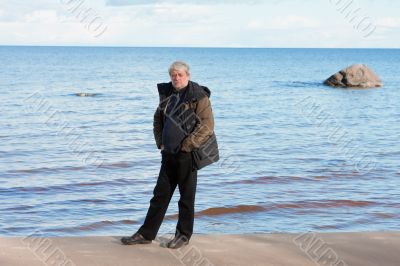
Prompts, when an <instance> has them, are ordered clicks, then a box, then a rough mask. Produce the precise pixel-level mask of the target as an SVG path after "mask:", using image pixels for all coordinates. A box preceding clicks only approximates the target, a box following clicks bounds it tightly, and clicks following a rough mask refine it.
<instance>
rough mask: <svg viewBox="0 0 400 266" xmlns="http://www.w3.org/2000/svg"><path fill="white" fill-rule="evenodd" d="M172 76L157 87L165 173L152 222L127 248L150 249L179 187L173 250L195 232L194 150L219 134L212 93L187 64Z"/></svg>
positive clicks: (157, 121) (152, 202)
mask: <svg viewBox="0 0 400 266" xmlns="http://www.w3.org/2000/svg"><path fill="white" fill-rule="evenodd" d="M168 72H169V75H170V78H171V82H169V83H160V84H157V87H158V92H159V95H160V104H159V106H158V108H157V110H156V112H155V114H154V123H153V131H154V138H155V141H156V145H157V147H158V149H160V150H161V156H162V160H161V169H160V173H159V176H158V180H157V184H156V186H155V188H154V191H153V198H152V199H151V200H150V207H149V209H148V211H147V215H146V219H145V221H144V223H143V225H142V226H141V227H140V228H139V230H138V231H137V232H136V233H135V234H133V235H132V236H130V237H123V238H122V239H121V241H122V243H123V244H125V245H133V244H149V243H151V242H152V240H154V239H155V238H156V235H157V232H158V230H159V228H160V226H161V223H162V221H163V219H164V216H165V213H166V211H167V208H168V205H169V202H170V200H171V197H172V195H173V193H174V191H175V189H176V187H177V186H178V188H179V192H180V199H179V202H178V206H179V218H178V223H177V226H176V232H175V237H174V239H172V240H171V241H170V242H168V243H167V247H168V248H173V249H176V248H180V247H182V246H183V245H187V244H188V243H189V239H190V237H191V236H192V233H193V222H194V201H195V193H196V185H197V169H199V167H197V168H196V165H194V162H195V161H194V159H193V158H194V157H193V155H192V151H194V150H198V149H199V148H201V147H202V145H203V144H204V143H206V142H208V140H209V139H210V137H211V136H213V133H214V117H213V113H212V109H211V103H210V100H209V96H210V93H211V92H210V90H209V89H208V88H207V87H204V86H200V85H199V84H197V83H195V82H192V81H190V70H189V66H188V65H187V64H186V63H184V62H179V61H178V62H174V63H173V64H172V65H171V66H170V68H169V71H168Z"/></svg>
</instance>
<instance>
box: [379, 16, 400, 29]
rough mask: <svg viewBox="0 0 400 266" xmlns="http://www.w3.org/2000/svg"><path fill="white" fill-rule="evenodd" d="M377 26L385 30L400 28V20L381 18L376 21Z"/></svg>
mask: <svg viewBox="0 0 400 266" xmlns="http://www.w3.org/2000/svg"><path fill="white" fill-rule="evenodd" d="M376 25H377V27H383V28H400V19H399V18H392V17H386V18H381V19H378V20H377V21H376Z"/></svg>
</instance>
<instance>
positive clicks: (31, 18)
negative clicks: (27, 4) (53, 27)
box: [24, 10, 59, 23]
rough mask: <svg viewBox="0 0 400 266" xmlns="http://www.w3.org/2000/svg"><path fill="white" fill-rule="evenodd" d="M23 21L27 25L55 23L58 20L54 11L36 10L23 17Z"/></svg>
mask: <svg viewBox="0 0 400 266" xmlns="http://www.w3.org/2000/svg"><path fill="white" fill-rule="evenodd" d="M24 21H25V22H28V23H56V22H58V21H59V18H58V16H57V12H56V11H55V10H36V11H33V12H32V13H30V14H27V15H25V17H24Z"/></svg>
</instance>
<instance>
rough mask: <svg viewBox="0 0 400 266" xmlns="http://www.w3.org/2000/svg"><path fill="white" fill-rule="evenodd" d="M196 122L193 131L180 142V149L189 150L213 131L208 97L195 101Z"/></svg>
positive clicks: (212, 118)
mask: <svg viewBox="0 0 400 266" xmlns="http://www.w3.org/2000/svg"><path fill="white" fill-rule="evenodd" d="M195 114H196V119H197V120H198V123H197V125H196V127H195V128H194V130H193V132H192V133H191V134H190V135H189V136H187V137H186V138H185V139H184V140H183V142H182V148H181V149H182V150H183V151H185V152H190V151H192V150H193V149H196V148H198V147H200V146H201V145H202V144H203V143H205V142H206V141H207V140H208V138H209V137H210V136H211V135H212V133H213V132H214V115H213V112H212V108H211V102H210V99H209V98H208V97H203V98H202V99H200V100H199V101H198V103H197V107H196V110H195Z"/></svg>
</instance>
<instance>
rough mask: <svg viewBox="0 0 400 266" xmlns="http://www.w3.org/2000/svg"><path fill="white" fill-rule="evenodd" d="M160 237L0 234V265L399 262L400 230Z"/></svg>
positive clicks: (350, 264)
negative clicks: (124, 239) (128, 242)
mask: <svg viewBox="0 0 400 266" xmlns="http://www.w3.org/2000/svg"><path fill="white" fill-rule="evenodd" d="M172 237H173V236H172V235H167V236H161V237H158V238H157V239H156V240H154V241H153V243H152V244H148V245H135V246H124V245H122V244H121V243H120V241H119V239H120V236H95V237H80V236H77V237H38V236H27V237H0V265H7V266H19V265H21V266H22V265H30V266H36V265H64V266H72V265H76V266H80V265H110V266H111V265H113V266H114V265H121V266H124V265H144V266H146V265H202V266H203V265H285V266H286V265H293V266H302V265H323V266H324V265H335V266H344V265H348V266H357V265H360V266H361V265H362V266H369V265H371V266H373V265H385V266H391V265H393V266H394V265H399V263H400V231H384V232H344V233H341V232H340V233H313V232H306V233H301V234H285V233H277V234H243V235H239V234H238V235H196V234H194V235H193V236H192V238H191V240H190V243H189V245H187V246H185V247H183V248H181V249H178V250H171V249H168V248H165V243H166V242H167V241H168V240H169V239H170V238H172Z"/></svg>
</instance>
